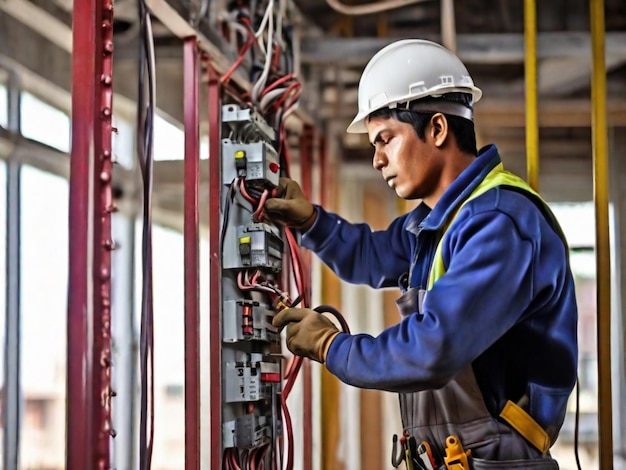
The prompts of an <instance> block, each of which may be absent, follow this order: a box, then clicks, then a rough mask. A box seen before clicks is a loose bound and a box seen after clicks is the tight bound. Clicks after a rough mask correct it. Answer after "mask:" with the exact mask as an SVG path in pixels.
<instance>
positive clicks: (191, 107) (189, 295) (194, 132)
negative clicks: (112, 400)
mask: <svg viewBox="0 0 626 470" xmlns="http://www.w3.org/2000/svg"><path fill="white" fill-rule="evenodd" d="M183 97H184V98H183V99H184V104H183V106H184V121H185V189H184V190H185V209H184V212H185V222H184V239H185V241H184V243H185V470H200V308H199V305H200V265H199V258H200V255H199V210H198V188H199V183H200V181H199V175H200V161H199V138H200V121H199V115H198V43H197V39H196V38H195V37H191V38H188V39H186V40H185V46H184V93H183Z"/></svg>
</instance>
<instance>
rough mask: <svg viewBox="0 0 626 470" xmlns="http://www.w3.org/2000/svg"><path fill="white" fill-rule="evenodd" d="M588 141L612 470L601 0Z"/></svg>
mask: <svg viewBox="0 0 626 470" xmlns="http://www.w3.org/2000/svg"><path fill="white" fill-rule="evenodd" d="M590 2H591V3H590V18H591V50H592V57H593V70H592V76H591V124H592V131H591V140H592V146H593V194H594V201H595V216H596V282H597V290H596V292H597V294H596V295H597V299H596V305H597V315H598V317H597V318H598V319H597V322H598V323H597V325H598V326H597V339H598V429H599V438H600V462H599V463H600V466H599V468H602V469H612V468H613V424H612V417H611V409H612V398H611V259H610V250H611V247H610V244H609V156H608V153H609V152H608V147H609V145H608V134H607V117H606V113H607V104H606V93H607V92H606V64H605V57H604V54H605V44H604V43H605V36H604V33H605V26H604V1H603V0H590Z"/></svg>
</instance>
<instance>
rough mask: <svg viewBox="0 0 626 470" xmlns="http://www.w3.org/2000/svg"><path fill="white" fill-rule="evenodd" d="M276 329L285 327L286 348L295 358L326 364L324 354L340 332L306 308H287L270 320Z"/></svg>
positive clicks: (325, 319)
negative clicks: (306, 358)
mask: <svg viewBox="0 0 626 470" xmlns="http://www.w3.org/2000/svg"><path fill="white" fill-rule="evenodd" d="M272 325H274V326H275V327H276V328H282V327H283V326H285V325H286V326H287V348H289V350H290V351H291V352H292V353H294V354H295V355H296V356H304V357H308V358H309V359H313V360H314V361H317V362H321V363H322V364H323V363H324V362H326V353H327V352H328V348H329V347H330V343H332V342H333V340H334V339H335V336H337V335H338V334H339V333H340V331H339V330H338V329H337V327H336V326H335V325H334V324H333V322H331V321H330V320H329V319H328V318H326V317H325V316H324V315H322V314H321V313H317V312H316V311H315V310H311V309H308V308H287V309H285V310H283V311H282V312H279V313H278V314H277V315H276V316H275V317H274V320H272Z"/></svg>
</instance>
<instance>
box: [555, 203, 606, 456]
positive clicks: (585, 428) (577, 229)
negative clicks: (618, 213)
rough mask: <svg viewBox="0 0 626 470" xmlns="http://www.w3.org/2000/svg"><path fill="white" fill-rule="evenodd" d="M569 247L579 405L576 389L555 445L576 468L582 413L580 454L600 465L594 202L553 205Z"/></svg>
mask: <svg viewBox="0 0 626 470" xmlns="http://www.w3.org/2000/svg"><path fill="white" fill-rule="evenodd" d="M551 208H552V210H553V212H554V214H555V216H556V218H557V219H558V220H559V223H560V224H561V227H562V228H563V232H564V233H565V236H566V238H567V241H568V244H569V247H570V265H571V268H572V273H573V275H574V282H575V285H576V297H577V298H576V300H577V303H578V350H579V354H578V380H579V388H580V390H579V391H580V405H579V406H578V409H577V407H576V391H574V393H572V395H571V396H570V403H569V406H568V413H567V415H566V417H565V423H564V424H563V428H562V430H561V433H560V435H559V439H558V440H557V442H556V444H555V445H554V447H553V448H552V450H551V452H552V454H553V456H554V457H555V458H556V459H557V460H558V461H559V464H560V465H561V468H576V463H575V453H574V432H575V419H576V413H578V414H579V419H580V428H579V431H578V436H579V444H578V453H579V456H580V459H581V465H582V467H583V468H597V467H598V462H597V458H598V450H597V444H598V432H597V413H598V405H597V399H598V384H597V343H596V265H595V263H596V260H595V258H596V257H595V217H594V205H593V203H592V202H588V203H581V204H552V205H551Z"/></svg>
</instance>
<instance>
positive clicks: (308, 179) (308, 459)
mask: <svg viewBox="0 0 626 470" xmlns="http://www.w3.org/2000/svg"><path fill="white" fill-rule="evenodd" d="M314 133H315V131H314V129H313V126H311V125H309V124H304V125H303V127H302V138H301V140H300V174H301V180H302V190H303V191H304V194H305V195H306V197H307V198H308V199H309V200H311V197H312V193H313V191H312V183H313V176H312V174H313V172H312V167H313V138H314ZM302 262H303V264H304V266H303V272H304V276H305V281H304V285H305V289H306V290H307V295H306V298H307V299H308V300H309V302H310V301H311V253H310V252H309V251H304V250H303V252H302ZM302 366H303V367H302V371H301V374H302V389H303V400H302V407H303V408H302V421H303V435H302V439H303V442H302V448H303V456H302V458H303V469H304V470H311V468H312V467H313V454H312V450H313V417H312V415H311V411H312V407H313V397H312V395H311V394H312V387H313V386H312V379H311V364H310V362H309V361H304V362H303V364H302Z"/></svg>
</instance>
